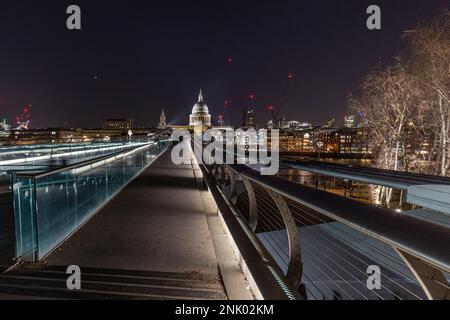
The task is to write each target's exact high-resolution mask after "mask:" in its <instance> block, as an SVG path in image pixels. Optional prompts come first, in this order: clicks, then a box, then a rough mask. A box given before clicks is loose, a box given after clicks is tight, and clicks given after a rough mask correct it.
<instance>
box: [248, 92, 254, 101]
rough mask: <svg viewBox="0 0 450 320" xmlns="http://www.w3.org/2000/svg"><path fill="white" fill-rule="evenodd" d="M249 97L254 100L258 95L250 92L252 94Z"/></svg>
mask: <svg viewBox="0 0 450 320" xmlns="http://www.w3.org/2000/svg"><path fill="white" fill-rule="evenodd" d="M248 98H249V99H250V100H253V99H255V98H256V95H255V94H253V93H252V94H250V95H249V96H248Z"/></svg>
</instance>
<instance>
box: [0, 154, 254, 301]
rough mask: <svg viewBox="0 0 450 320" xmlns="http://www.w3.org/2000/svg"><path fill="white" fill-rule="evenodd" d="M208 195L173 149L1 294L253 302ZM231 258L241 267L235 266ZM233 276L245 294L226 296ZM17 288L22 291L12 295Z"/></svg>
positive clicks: (5, 280)
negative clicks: (76, 287)
mask: <svg viewBox="0 0 450 320" xmlns="http://www.w3.org/2000/svg"><path fill="white" fill-rule="evenodd" d="M196 175H197V176H196ZM208 195H209V194H208V193H207V192H206V191H205V190H203V189H202V188H201V187H200V185H199V183H198V169H196V168H195V167H194V166H193V165H174V164H173V163H172V161H171V159H170V149H169V150H168V151H166V152H165V153H163V154H162V155H161V156H160V157H159V158H158V159H157V160H155V162H154V163H153V164H152V165H150V166H149V167H148V168H147V169H145V170H144V171H143V172H142V173H141V174H140V175H139V176H138V177H137V178H136V179H135V180H133V181H132V182H131V183H130V184H129V185H128V186H126V187H125V188H124V189H123V190H122V191H121V192H120V193H119V194H118V195H117V196H116V197H115V198H114V199H113V200H112V201H111V202H110V203H108V204H107V205H106V206H105V207H104V208H102V209H101V210H100V211H99V212H98V213H97V214H96V215H95V216H94V217H93V218H92V219H90V220H89V221H88V222H87V223H86V224H85V225H84V226H82V227H81V228H80V229H79V230H78V231H77V232H76V233H75V234H74V235H72V236H71V237H70V238H69V239H68V240H67V241H66V242H65V243H64V244H63V245H62V246H61V247H60V248H58V249H57V250H56V251H54V252H53V253H51V254H50V255H49V256H48V257H47V259H46V260H45V261H44V263H42V264H38V265H31V266H24V267H19V269H17V270H16V271H14V272H12V273H10V274H7V275H5V276H3V277H2V278H1V279H0V292H1V293H3V294H25V295H28V296H38V295H41V296H47V297H54V296H55V293H54V291H55V290H57V291H58V293H57V294H56V296H58V297H66V295H67V297H68V298H77V297H78V296H77V295H80V296H79V297H81V298H100V299H102V298H110V297H113V298H114V297H115V296H121V297H123V296H124V290H125V291H126V292H125V296H128V297H129V298H130V297H131V298H136V297H137V298H200V299H202V298H204V299H225V298H227V296H228V297H229V298H236V297H237V298H240V299H246V298H251V297H252V296H251V294H250V293H249V292H248V290H246V289H245V278H244V277H243V274H242V272H241V271H240V269H239V268H237V269H236V265H237V260H236V259H235V257H234V254H233V253H232V250H231V247H230V246H229V245H228V243H227V242H226V241H224V238H223V237H222V235H225V234H224V233H223V234H221V233H220V232H219V233H218V232H217V230H218V228H217V224H216V225H214V224H212V223H211V217H212V216H214V215H215V218H214V219H216V220H217V221H218V219H217V211H215V212H214V210H212V209H211V206H209V205H207V203H208V202H207V201H209V200H208V199H206V204H205V196H208ZM210 200H212V198H211V199H210ZM212 201H213V200H212ZM217 239H222V240H221V243H218V240H217ZM219 242H220V241H219ZM224 248H225V249H224ZM227 250H228V251H227ZM230 252H231V253H230ZM224 253H225V257H224ZM216 254H217V257H218V258H217V257H216ZM231 256H232V257H231ZM231 260H236V264H235V265H234V266H231V268H230V262H229V261H231ZM222 261H227V263H228V264H227V265H226V267H225V268H224V267H223V263H222ZM69 265H78V266H79V267H80V268H81V272H82V286H83V288H82V291H84V295H83V292H79V293H77V292H72V293H71V294H69V293H68V292H67V288H65V286H66V283H65V279H66V278H67V275H66V273H65V271H66V269H65V268H66V266H69ZM219 267H220V269H219ZM233 268H234V269H233ZM219 270H220V271H222V273H220V271H219ZM224 274H225V276H224ZM227 274H234V276H233V279H232V280H231V282H232V283H236V279H238V280H240V282H241V284H242V288H244V289H243V290H242V289H239V288H237V289H232V290H231V291H232V293H230V292H228V294H226V293H225V288H224V285H223V282H222V280H223V281H224V282H225V287H226V286H227V283H229V280H227V279H226V275H227ZM236 274H239V275H238V276H236ZM49 278H51V279H49ZM222 278H223V279H222ZM30 279H31V280H30ZM136 281H137V282H136ZM227 281H228V282H227ZM233 281H234V282H233ZM3 286H4V287H3ZM17 286H19V287H20V288H21V290H22V291H17V290H16V289H11V288H13V287H17ZM30 286H31V287H30ZM49 287H51V288H52V290H53V291H52V293H49V292H48V291H49V289H48V288H49ZM23 290H25V291H23ZM142 290H144V291H142ZM233 290H234V291H235V292H238V293H237V294H238V296H234V295H235V294H236V293H235V292H233ZM239 290H240V291H239ZM227 291H228V287H227ZM245 291H247V292H245ZM99 293H101V294H100V295H99ZM230 294H231V296H230ZM0 296H1V295H0Z"/></svg>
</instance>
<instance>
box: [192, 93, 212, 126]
mask: <svg viewBox="0 0 450 320" xmlns="http://www.w3.org/2000/svg"><path fill="white" fill-rule="evenodd" d="M189 125H190V126H199V125H204V126H211V115H210V114H209V110H208V106H207V105H206V103H205V102H204V101H203V93H202V89H200V93H199V94H198V101H197V103H196V104H195V105H194V107H193V108H192V113H191V115H190V116H189Z"/></svg>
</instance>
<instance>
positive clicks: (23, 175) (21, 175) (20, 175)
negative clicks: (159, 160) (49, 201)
mask: <svg viewBox="0 0 450 320" xmlns="http://www.w3.org/2000/svg"><path fill="white" fill-rule="evenodd" d="M153 144H156V142H154V141H152V142H149V143H146V144H144V145H139V146H133V147H130V148H127V149H123V150H121V151H118V152H114V153H111V154H108V155H105V156H100V157H96V158H93V159H89V160H85V161H81V162H77V163H74V164H71V165H67V166H64V167H61V168H57V169H51V170H48V171H45V172H36V173H27V172H16V173H15V176H16V177H18V178H34V179H37V178H43V177H46V176H49V175H52V174H55V173H58V172H62V171H66V170H70V169H76V168H79V167H84V166H87V165H90V164H94V163H97V162H100V161H104V160H107V159H111V158H114V157H117V156H118V155H121V154H123V153H124V152H128V151H132V150H135V149H139V148H142V147H147V146H150V145H153Z"/></svg>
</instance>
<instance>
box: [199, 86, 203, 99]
mask: <svg viewBox="0 0 450 320" xmlns="http://www.w3.org/2000/svg"><path fill="white" fill-rule="evenodd" d="M198 102H203V93H202V89H200V93H199V94H198Z"/></svg>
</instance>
